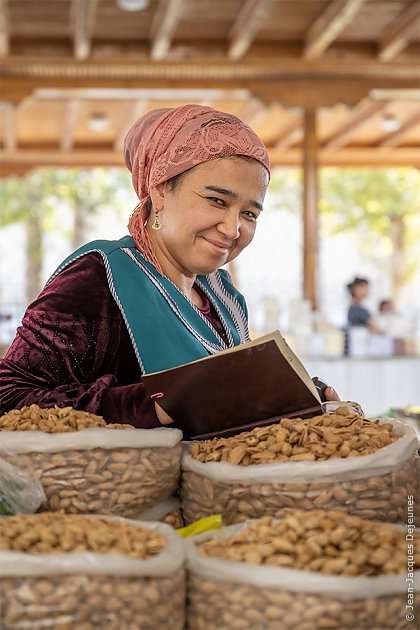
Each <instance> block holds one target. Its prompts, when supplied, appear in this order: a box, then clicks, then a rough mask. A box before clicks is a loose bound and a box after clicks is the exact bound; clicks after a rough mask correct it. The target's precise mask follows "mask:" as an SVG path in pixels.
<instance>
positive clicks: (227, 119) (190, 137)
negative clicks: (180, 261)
mask: <svg viewBox="0 0 420 630" xmlns="http://www.w3.org/2000/svg"><path fill="white" fill-rule="evenodd" d="M230 155H245V156H248V157H252V158H254V159H255V160H258V161H259V162H260V163H261V164H262V165H263V166H264V167H265V168H266V169H267V171H268V173H269V172H270V165H269V159H268V154H267V149H266V148H265V146H264V144H263V143H262V141H261V140H260V139H259V137H258V136H257V135H256V133H255V132H254V131H253V130H252V129H251V127H249V126H248V125H246V124H245V123H244V122H242V121H241V120H240V119H239V118H237V117H236V116H232V115H231V114H226V113H224V112H219V111H217V110H215V109H213V108H212V107H205V106H202V105H183V106H182V107H175V108H171V109H170V108H163V109H155V110H152V111H150V112H148V113H147V114H144V116H141V118H139V119H138V120H137V121H136V122H135V123H134V125H133V126H132V127H131V129H130V130H129V131H128V133H127V135H126V137H125V141H124V160H125V164H126V166H127V168H128V169H129V171H130V172H131V174H132V180H133V186H134V190H135V191H136V193H137V196H138V198H139V199H140V203H139V204H138V206H137V207H136V208H135V209H134V211H133V213H132V215H131V217H130V221H129V223H128V229H129V232H130V234H131V236H132V237H133V239H134V242H135V243H136V246H137V247H138V249H139V250H140V251H142V252H143V253H144V255H145V256H146V258H148V259H149V260H150V262H152V263H153V264H154V265H155V266H156V267H157V269H158V270H159V271H160V266H159V263H158V261H157V259H156V255H155V253H154V250H153V245H152V243H151V241H150V238H149V235H148V233H147V231H146V229H145V222H146V220H147V218H148V211H147V207H146V205H147V201H148V200H149V199H150V189H151V187H152V186H157V185H158V184H162V183H163V182H166V181H168V180H169V179H171V178H172V177H175V175H179V174H181V173H184V172H185V171H187V170H189V169H190V168H192V167H193V166H196V165H197V164H202V163H203V162H208V161H209V160H213V159H215V158H222V157H227V156H230Z"/></svg>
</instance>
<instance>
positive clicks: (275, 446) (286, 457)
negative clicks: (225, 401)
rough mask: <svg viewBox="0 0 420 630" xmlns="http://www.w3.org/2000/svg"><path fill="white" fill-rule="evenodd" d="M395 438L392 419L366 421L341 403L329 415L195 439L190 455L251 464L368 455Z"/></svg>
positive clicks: (202, 458)
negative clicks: (384, 421) (234, 433)
mask: <svg viewBox="0 0 420 630" xmlns="http://www.w3.org/2000/svg"><path fill="white" fill-rule="evenodd" d="M397 439H398V436H397V435H395V434H393V427H392V424H389V423H383V424H380V423H379V421H377V420H375V421H372V420H366V419H364V418H360V416H358V415H356V414H352V413H351V412H350V411H349V410H348V409H347V408H345V407H339V408H338V409H337V410H336V412H335V413H334V414H331V415H329V414H323V415H321V416H316V417H314V418H310V419H308V420H302V419H300V418H296V419H293V420H292V419H289V418H283V419H282V420H281V421H280V423H279V424H273V425H270V426H267V427H258V428H256V429H253V430H252V431H247V432H244V433H239V434H238V435H234V436H233V437H229V438H214V439H212V440H206V441H203V442H194V443H193V444H191V445H190V454H191V456H192V457H193V459H196V460H198V461H200V462H205V463H208V462H228V463H230V464H238V465H240V466H251V465H253V464H269V463H274V462H285V461H315V460H327V459H332V458H335V457H358V456H360V455H369V454H371V453H374V452H376V451H377V450H378V449H380V448H382V447H384V446H388V445H389V444H392V443H393V442H395V441H396V440H397Z"/></svg>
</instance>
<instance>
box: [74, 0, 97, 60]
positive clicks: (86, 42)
mask: <svg viewBox="0 0 420 630" xmlns="http://www.w3.org/2000/svg"><path fill="white" fill-rule="evenodd" d="M97 7H98V0H73V4H72V11H73V28H74V35H73V51H74V56H75V57H76V59H79V60H83V59H87V58H88V57H89V55H90V48H91V43H92V42H91V39H92V31H93V27H94V23H95V18H96V10H97Z"/></svg>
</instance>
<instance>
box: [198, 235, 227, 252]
mask: <svg viewBox="0 0 420 630" xmlns="http://www.w3.org/2000/svg"><path fill="white" fill-rule="evenodd" d="M203 238H204V240H205V241H207V243H209V244H210V245H212V246H213V247H214V248H215V249H216V250H218V251H219V252H220V253H227V252H228V251H229V250H230V249H231V247H232V245H226V243H219V242H218V241H212V240H211V239H208V238H205V237H203Z"/></svg>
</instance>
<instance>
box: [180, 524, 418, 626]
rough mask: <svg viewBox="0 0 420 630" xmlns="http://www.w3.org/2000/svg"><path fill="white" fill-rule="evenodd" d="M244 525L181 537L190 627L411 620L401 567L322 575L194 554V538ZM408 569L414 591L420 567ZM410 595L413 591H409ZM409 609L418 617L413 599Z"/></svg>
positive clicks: (395, 623)
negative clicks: (391, 571) (389, 571)
mask: <svg viewBox="0 0 420 630" xmlns="http://www.w3.org/2000/svg"><path fill="white" fill-rule="evenodd" d="M247 525H248V523H242V524H240V525H231V526H229V527H223V528H221V529H219V530H213V531H211V532H206V533H204V534H201V535H199V536H195V537H192V538H187V539H186V547H187V570H188V600H187V601H188V609H187V619H188V627H189V628H191V630H249V629H250V628H261V629H263V628H264V630H274V629H275V630H321V629H324V628H331V629H333V630H344V629H347V628H349V629H350V628H351V629H352V630H354V629H355V628H357V630H386V629H388V628H389V629H392V630H395V629H396V628H398V629H400V630H402V629H403V628H407V629H408V628H411V627H412V626H410V623H409V621H407V620H406V614H407V613H408V612H409V609H406V605H407V601H408V596H407V589H408V586H407V582H406V578H407V575H406V574H402V575H385V576H379V577H363V576H360V577H359V576H357V577H349V576H337V575H323V574H321V573H316V572H311V571H299V570H294V569H285V568H280V567H275V566H268V565H265V566H264V565H250V564H245V563H243V562H234V561H232V560H225V559H221V558H214V557H207V556H202V555H199V553H198V551H197V544H199V543H200V542H202V541H204V540H209V539H224V538H229V537H230V536H233V535H235V534H237V533H238V532H239V531H241V530H242V529H243V528H244V527H246V526H247ZM402 535H404V534H402ZM414 576H415V578H414V579H415V580H417V584H416V587H415V590H416V592H417V591H420V570H419V571H415V573H414ZM411 584H414V582H412V583H411ZM413 588H414V586H413ZM413 599H414V600H416V599H419V597H417V598H416V596H415V595H414V598H413ZM417 606H419V604H418V603H417ZM413 614H414V617H417V618H418V615H419V614H420V607H419V610H417V611H416V610H415V608H414V606H413ZM414 617H413V618H414Z"/></svg>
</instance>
